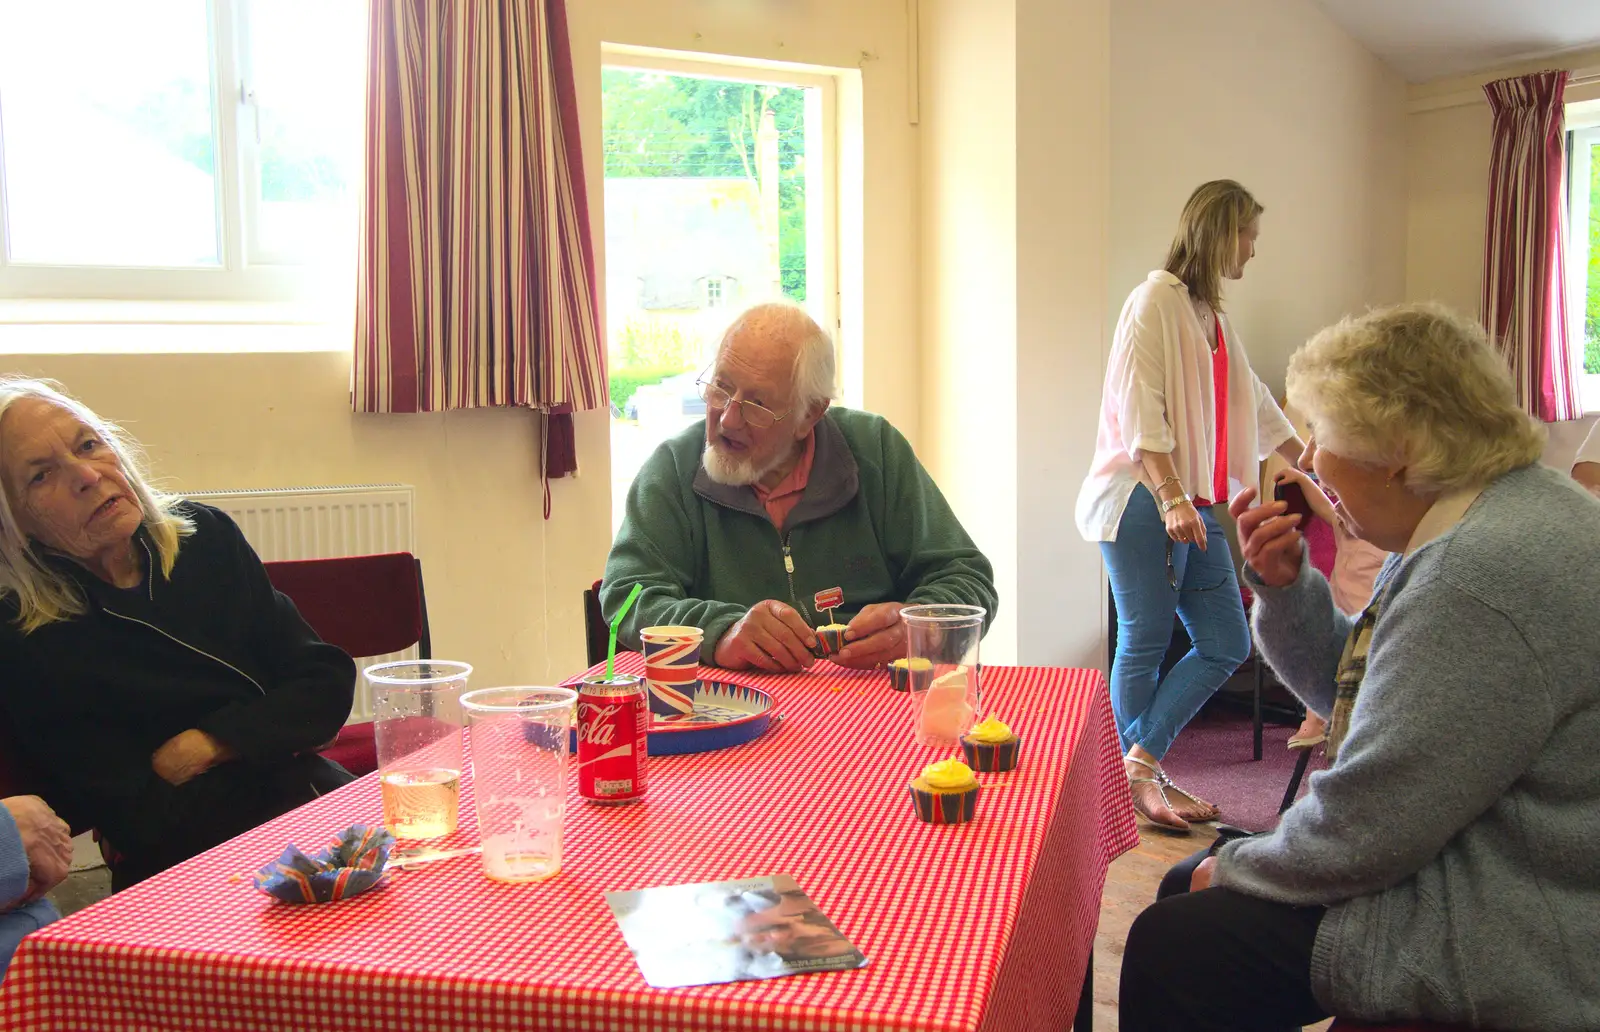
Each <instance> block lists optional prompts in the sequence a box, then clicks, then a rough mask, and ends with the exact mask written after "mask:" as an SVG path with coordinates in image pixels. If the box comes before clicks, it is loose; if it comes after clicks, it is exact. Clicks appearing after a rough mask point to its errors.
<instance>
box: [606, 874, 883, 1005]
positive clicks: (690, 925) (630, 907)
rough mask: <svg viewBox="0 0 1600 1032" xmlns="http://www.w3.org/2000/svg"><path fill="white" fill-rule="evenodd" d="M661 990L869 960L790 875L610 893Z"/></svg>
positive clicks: (841, 967)
mask: <svg viewBox="0 0 1600 1032" xmlns="http://www.w3.org/2000/svg"><path fill="white" fill-rule="evenodd" d="M606 902H607V904H609V905H610V907H611V912H612V914H613V915H614V916H615V917H616V919H617V924H618V925H619V926H620V927H621V929H622V937H623V938H624V939H625V940H626V941H627V943H628V948H629V949H630V950H632V951H633V956H634V960H635V961H637V962H638V964H639V971H640V973H641V974H643V975H644V980H645V981H646V982H648V983H650V984H651V985H652V986H655V987H656V988H657V989H673V988H677V987H679V986H686V985H715V984H717V983H719V982H744V981H749V980H751V979H759V978H781V977H783V976H785V975H800V974H806V973H808V972H812V971H846V970H850V969H852V968H858V967H864V966H866V963H867V958H866V957H865V956H864V955H863V954H862V953H861V951H860V950H858V949H856V947H855V946H854V945H852V944H851V942H850V940H849V939H847V938H845V937H844V935H843V934H842V933H841V932H840V931H839V929H838V928H837V927H835V926H834V924H833V922H832V921H830V920H828V917H827V915H826V914H824V913H822V911H821V910H819V909H818V908H817V905H816V903H815V902H813V901H812V899H811V898H810V897H809V896H807V895H806V893H805V891H804V890H803V889H801V888H800V886H799V885H798V884H797V883H796V882H795V880H794V878H793V877H792V876H790V875H787V874H779V875H772V876H768V877H762V878H745V879H742V880H739V881H727V882H705V883H700V884H694V885H663V886H658V887H655V888H649V889H634V890H630V891H626V892H608V893H606Z"/></svg>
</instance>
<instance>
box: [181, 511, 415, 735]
mask: <svg viewBox="0 0 1600 1032" xmlns="http://www.w3.org/2000/svg"><path fill="white" fill-rule="evenodd" d="M183 496H184V497H185V498H190V499H193V500H194V501H197V502H204V503H205V504H206V505H210V506H213V507H215V508H218V509H221V510H222V511H223V512H226V513H227V514H228V515H229V516H232V517H233V519H234V522H235V523H237V524H239V529H240V530H242V531H243V532H244V536H245V540H246V541H249V542H250V545H251V547H252V548H254V549H255V550H256V554H257V555H259V556H260V557H261V560H262V562H269V563H270V562H277V561H278V560H281V559H336V558H338V557H340V556H346V555H371V554H373V553H376V552H411V553H413V554H415V553H416V548H415V546H414V545H413V538H412V524H411V510H412V504H413V500H414V497H415V491H414V489H413V488H412V487H411V485H410V484H360V485H353V486H349V487H273V488H265V489H262V490H257V491H185V492H183ZM416 658H417V648H416V646H414V645H413V646H412V647H411V648H409V649H407V650H406V651H404V652H395V653H391V654H390V655H387V656H358V657H356V659H357V665H358V666H360V667H367V666H371V665H372V664H373V663H387V662H389V661H390V660H399V659H416ZM371 719H372V699H371V698H370V697H369V693H368V691H367V685H366V679H365V678H361V677H358V678H357V681H356V701H355V708H354V709H353V710H352V711H351V713H350V720H351V721H352V722H356V721H363V720H371Z"/></svg>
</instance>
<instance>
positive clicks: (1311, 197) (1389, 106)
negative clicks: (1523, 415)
mask: <svg viewBox="0 0 1600 1032" xmlns="http://www.w3.org/2000/svg"><path fill="white" fill-rule="evenodd" d="M1111 49H1112V72H1111V111H1112V118H1111V141H1112V142H1111V153H1112V159H1111V161H1112V175H1111V184H1112V185H1111V224H1112V226H1113V227H1114V229H1113V231H1112V238H1111V254H1112V257H1111V276H1110V283H1109V285H1108V287H1109V295H1108V298H1107V304H1108V306H1109V310H1110V317H1111V319H1112V320H1113V325H1115V319H1116V315H1117V312H1118V311H1120V309H1121V307H1122V301H1123V299H1124V298H1125V297H1126V296H1127V294H1128V291H1130V290H1132V289H1133V288H1134V287H1135V286H1136V285H1137V284H1138V283H1139V281H1140V280H1141V279H1143V278H1144V275H1145V274H1146V273H1147V272H1149V270H1151V269H1154V268H1159V267H1160V266H1161V264H1162V262H1163V261H1164V260H1165V258H1166V251H1167V245H1168V244H1169V242H1170V241H1171V239H1172V233H1173V230H1174V229H1175V228H1176V226H1177V220H1178V213H1179V211H1180V210H1181V209H1182V207H1183V202H1184V201H1185V200H1186V199H1187V197H1188V196H1189V193H1190V192H1191V191H1192V190H1193V189H1194V188H1195V187H1196V186H1198V185H1199V184H1200V183H1202V182H1204V181H1206V180H1208V179H1236V180H1238V181H1239V182H1241V183H1243V184H1244V185H1245V186H1246V187H1247V188H1248V189H1249V190H1250V191H1251V192H1252V193H1253V194H1255V196H1256V198H1257V200H1259V201H1260V202H1261V203H1262V204H1263V205H1264V206H1265V207H1266V214H1265V215H1263V216H1262V220H1261V237H1260V239H1259V241H1258V242H1257V246H1256V252H1257V256H1256V259H1255V261H1253V262H1252V263H1251V264H1250V266H1249V267H1248V268H1247V269H1246V270H1245V276H1244V279H1243V280H1241V281H1239V282H1238V283H1236V284H1229V285H1227V286H1226V288H1225V291H1226V292H1225V297H1224V301H1225V303H1226V304H1227V306H1228V309H1229V314H1230V316H1231V317H1232V321H1233V323H1234V325H1235V327H1236V329H1237V331H1238V334H1239V336H1240V338H1241V339H1242V341H1243V343H1244V346H1245V348H1246V349H1247V350H1248V352H1249V355H1250V361H1251V365H1252V366H1253V367H1254V368H1255V370H1256V372H1257V374H1258V375H1260V377H1261V378H1262V380H1263V381H1264V382H1265V383H1266V384H1267V385H1268V386H1269V387H1271V388H1272V389H1273V391H1274V392H1275V393H1279V394H1281V392H1282V390H1283V373H1284V370H1285V368H1286V367H1287V365H1288V360H1289V356H1290V355H1291V354H1293V353H1294V350H1295V349H1296V348H1297V347H1299V345H1300V344H1301V343H1303V342H1304V341H1305V339H1306V338H1307V337H1308V336H1309V335H1310V334H1311V333H1313V332H1314V331H1316V330H1318V329H1320V328H1321V327H1323V326H1324V325H1326V324H1328V323H1330V322H1333V321H1334V320H1336V319H1338V318H1339V317H1340V316H1341V315H1344V314H1346V313H1348V312H1360V311H1363V310H1365V309H1366V308H1367V307H1369V306H1371V305H1375V304H1381V303H1388V302H1394V301H1398V300H1400V299H1401V298H1402V296H1403V294H1404V289H1405V247H1406V239H1405V231H1404V227H1405V180H1404V174H1405V172H1404V161H1405V113H1404V111H1405V108H1404V105H1405V84H1404V82H1403V80H1402V79H1401V78H1400V76H1399V75H1398V74H1397V73H1395V72H1393V71H1391V70H1390V69H1388V68H1387V67H1386V66H1385V65H1383V64H1382V63H1381V62H1379V61H1378V59H1377V58H1375V57H1373V56H1372V54H1371V53H1369V52H1368V51H1367V50H1365V49H1364V48H1362V47H1361V46H1360V45H1359V44H1357V43H1356V42H1355V41H1354V40H1352V39H1351V38H1350V37H1349V36H1347V35H1346V34H1345V33H1344V32H1343V30H1341V29H1340V28H1339V27H1338V26H1336V25H1335V24H1334V23H1333V22H1332V21H1330V20H1329V19H1328V17H1327V16H1326V15H1325V14H1323V13H1322V11H1321V9H1320V8H1318V7H1317V6H1316V5H1315V4H1314V3H1312V2H1311V0H1208V2H1207V3H1204V4H1195V3H1184V2H1182V0H1117V2H1116V3H1115V4H1114V5H1113V7H1112V18H1111Z"/></svg>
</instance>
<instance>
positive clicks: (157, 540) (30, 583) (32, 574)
mask: <svg viewBox="0 0 1600 1032" xmlns="http://www.w3.org/2000/svg"><path fill="white" fill-rule="evenodd" d="M25 398H36V399H38V400H39V401H43V402H45V403H46V404H49V405H53V406H54V407H56V408H59V409H64V410H66V411H67V412H70V413H72V414H73V415H74V416H76V417H77V418H78V419H79V420H80V421H81V422H82V423H83V424H84V425H85V426H87V427H89V428H90V429H91V430H93V431H94V432H95V433H96V434H97V435H99V437H100V439H101V440H102V441H103V442H105V445H106V447H108V448H110V449H111V451H112V453H113V454H115V455H116V457H117V463H118V465H120V466H121V467H122V474H123V476H124V477H125V478H127V481H128V486H129V487H130V488H131V489H132V490H133V495H134V498H136V499H137V500H138V503H139V509H140V511H141V512H142V513H143V514H144V521H143V522H144V526H145V528H146V529H147V530H148V531H149V533H150V539H151V541H152V542H153V543H154V545H155V550H156V557H157V559H158V560H159V562H160V565H161V575H162V576H163V577H169V576H171V574H172V567H173V565H174V564H175V563H177V561H178V545H179V542H180V541H181V540H182V539H183V538H185V537H188V536H189V535H190V534H193V533H194V523H193V522H192V521H191V520H190V519H189V518H188V517H187V516H185V515H183V513H181V512H179V511H178V509H177V506H179V505H180V504H181V503H182V502H183V499H182V498H180V497H178V496H177V495H170V494H167V493H165V492H163V491H160V490H157V489H156V488H155V487H153V486H152V485H151V483H150V475H149V472H148V470H147V467H146V464H145V460H144V454H143V452H142V451H141V450H140V448H139V446H138V444H137V443H136V442H135V441H134V440H133V438H131V437H130V436H128V434H127V433H126V432H124V431H123V430H122V428H121V427H119V426H117V425H116V424H114V423H111V422H109V421H107V420H105V419H102V418H101V417H100V416H99V415H97V414H96V413H95V412H94V411H93V410H92V409H90V408H89V407H88V406H87V405H85V404H84V403H83V402H81V401H79V400H77V399H76V398H74V397H72V396H71V395H70V394H68V393H67V392H66V389H65V388H63V387H62V386H61V385H60V384H58V383H56V382H55V381H53V380H41V379H32V378H30V377H22V376H13V377H5V378H0V420H4V418H5V414H6V412H7V411H8V410H9V409H10V408H11V406H12V405H13V404H15V403H16V402H18V401H21V400H23V399H25ZM4 446H5V439H4V437H3V436H0V453H3V450H4ZM150 575H151V576H155V571H154V570H152V571H151V573H150ZM10 597H14V598H15V599H16V604H17V610H18V612H17V625H18V626H19V627H21V628H22V631H23V632H24V633H29V632H32V631H35V630H37V629H39V628H40V627H43V626H44V625H46V624H49V623H54V622H56V621H58V620H66V619H69V618H71V617H74V616H78V615H80V614H82V613H83V612H84V611H85V608H86V605H85V602H84V600H83V597H82V595H81V594H80V593H79V590H78V587H77V585H76V584H74V583H73V581H72V579H71V578H70V577H68V576H67V575H66V574H64V573H62V572H61V571H60V570H58V569H56V568H54V567H53V566H51V565H50V564H49V563H47V562H45V561H44V558H43V556H41V555H40V554H39V552H38V551H37V550H36V549H35V548H34V547H33V544H32V542H31V541H30V540H29V538H28V536H27V535H26V534H24V533H23V532H22V526H21V524H19V523H18V522H17V513H16V506H15V504H14V502H13V499H12V497H11V484H10V482H9V479H7V482H6V483H4V484H0V600H3V599H6V598H10Z"/></svg>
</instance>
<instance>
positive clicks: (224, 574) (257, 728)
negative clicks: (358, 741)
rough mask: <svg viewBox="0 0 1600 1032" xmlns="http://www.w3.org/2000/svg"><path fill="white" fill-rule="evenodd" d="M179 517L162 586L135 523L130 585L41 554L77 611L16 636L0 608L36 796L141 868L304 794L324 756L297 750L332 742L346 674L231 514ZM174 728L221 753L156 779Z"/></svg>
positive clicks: (4, 650)
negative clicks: (203, 764)
mask: <svg viewBox="0 0 1600 1032" xmlns="http://www.w3.org/2000/svg"><path fill="white" fill-rule="evenodd" d="M185 512H186V513H187V514H188V515H189V516H190V517H191V518H192V519H193V520H194V524H195V533H194V534H193V535H191V536H190V537H187V538H184V539H183V541H182V544H181V546H180V548H179V551H178V560H177V563H176V565H174V567H173V569H172V575H171V578H170V579H167V578H165V577H163V576H162V574H161V569H160V563H159V561H158V560H157V559H156V557H155V548H154V546H153V545H152V544H151V543H150V540H149V538H148V537H147V536H146V534H145V532H144V531H143V530H142V529H141V530H140V531H139V534H138V537H137V538H136V540H137V541H138V542H139V544H140V545H142V546H143V548H144V549H145V551H146V553H147V555H146V556H145V571H146V572H145V577H144V581H143V582H142V583H141V584H140V585H138V586H137V587H135V588H128V589H122V588H117V587H114V586H112V585H110V584H107V583H105V582H104V581H101V580H100V579H99V578H97V577H95V576H94V575H92V574H90V573H89V572H88V571H87V570H85V569H83V568H82V567H80V566H78V565H77V564H76V563H73V562H72V561H70V560H68V559H66V558H64V557H60V556H54V557H52V558H51V559H50V560H49V561H50V562H51V563H53V564H55V565H57V568H59V569H60V570H62V571H63V572H65V573H67V574H68V575H69V576H71V577H72V578H73V580H74V581H75V582H76V583H77V584H78V586H79V587H80V589H81V590H82V592H83V594H84V597H85V599H86V600H87V602H88V611H87V612H86V613H84V614H83V615H81V616H76V617H72V618H70V619H67V620H62V621H57V622H55V623H52V624H47V625H46V626H44V627H41V628H39V629H38V630H36V631H34V632H32V633H31V634H23V633H22V631H21V630H20V629H19V628H18V627H17V625H16V613H17V607H16V600H15V599H14V598H10V599H7V600H6V601H5V602H3V603H0V708H3V710H4V714H5V719H6V722H7V724H8V725H9V726H10V730H11V733H12V735H13V736H14V738H15V745H16V748H17V749H18V751H19V752H20V753H21V759H22V760H23V761H24V765H25V767H26V768H27V769H28V770H29V771H30V772H31V773H32V774H33V775H34V776H35V777H36V778H37V780H38V782H39V789H40V794H41V795H43V796H44V797H45V798H46V799H47V800H48V801H49V802H50V803H51V804H52V805H53V806H55V807H56V808H57V809H58V810H60V811H61V812H62V814H63V815H64V816H67V817H68V819H69V820H72V821H73V822H74V823H75V824H77V823H83V824H90V825H93V826H94V827H96V828H98V829H100V830H101V831H102V832H103V833H104V834H105V835H106V837H107V838H109V839H110V840H111V842H112V844H113V845H114V847H115V848H116V849H117V850H119V851H120V852H122V853H123V854H125V855H126V856H128V857H130V858H133V859H134V860H135V861H136V862H137V863H138V865H139V866H141V867H151V868H154V869H159V868H160V867H162V866H166V864H168V863H175V862H177V861H178V860H181V859H183V858H185V857H187V856H190V855H193V854H194V853H196V852H199V851H200V850H203V849H205V848H207V847H209V846H211V845H213V844H215V843H216V842H220V841H223V840H224V839H226V838H229V837H231V836H232V835H234V834H237V833H239V832H241V831H244V830H246V829H247V828H250V827H253V826H254V825H255V824H258V823H260V822H261V821H264V820H267V819H269V818H271V817H274V816H276V815H277V814H279V813H283V812H285V811H287V810H289V809H291V808H293V807H294V806H297V805H299V804H300V803H303V802H306V801H308V800H309V799H311V798H313V797H314V796H315V795H316V794H317V793H318V791H320V790H322V789H321V788H317V787H312V785H311V784H310V782H318V783H319V784H320V785H322V786H326V785H327V779H326V778H325V777H320V776H319V775H324V774H326V771H325V770H322V769H321V768H320V767H319V765H321V764H326V761H323V760H321V759H320V758H318V757H315V756H304V757H302V756H299V755H297V754H300V753H306V752H309V751H310V750H314V749H315V748H316V747H317V746H319V745H321V744H323V743H325V742H327V741H329V740H330V739H332V738H333V737H334V736H335V735H336V734H337V733H338V731H339V728H340V726H341V725H342V724H343V723H344V721H345V718H346V717H347V716H348V715H349V713H350V705H351V701H352V699H353V697H354V691H355V664H354V663H353V662H352V661H351V659H350V657H349V656H347V655H345V654H344V653H343V652H342V651H340V650H339V649H337V648H335V647H334V646H332V645H328V644H326V643H324V642H323V641H321V640H320V639H319V638H318V637H317V636H316V634H315V633H314V632H313V631H312V630H311V628H310V627H308V626H307V625H306V622H305V621H304V620H303V619H301V618H300V614H299V613H298V612H297V611H296V610H295V608H294V604H293V603H292V602H290V601H289V599H288V598H287V597H285V596H284V595H282V594H280V593H279V592H278V591H276V590H275V589H274V588H273V587H272V583H271V582H270V581H269V580H268V579H267V573H266V570H265V568H264V567H263V566H262V565H261V560H260V559H258V558H257V557H256V554H255V551H254V550H253V549H252V548H251V547H250V545H249V543H248V542H246V541H245V539H244V535H243V534H241V533H240V531H239V528H238V527H237V526H236V525H235V524H234V522H233V520H232V519H230V518H229V517H228V515H227V514H226V513H223V512H221V511H219V510H217V509H213V508H210V507H209V506H205V505H200V504H198V503H186V507H185ZM190 728H198V729H199V730H201V731H205V732H207V733H209V734H211V735H213V736H215V737H216V738H217V739H218V740H219V741H221V742H222V743H223V744H225V745H226V746H228V747H229V748H230V749H231V750H232V751H233V753H234V755H235V756H236V759H233V760H230V761H228V762H226V763H222V764H220V765H218V766H216V767H213V768H212V769H211V770H209V771H207V772H206V773H204V774H201V775H200V776H198V777H196V778H193V779H191V780H190V781H188V782H186V783H184V784H183V785H178V786H174V785H170V784H168V783H167V782H166V781H163V780H162V779H161V778H160V777H158V776H157V775H156V773H155V771H154V770H153V769H152V768H151V766H150V758H151V755H152V754H153V753H154V752H155V751H156V750H157V749H158V748H160V747H161V745H162V743H164V742H166V741H167V740H168V739H169V738H171V737H173V736H174V735H176V734H178V733H180V732H182V731H185V730H188V729H190ZM327 766H328V767H331V768H332V769H333V770H335V771H338V770H339V768H337V767H335V766H333V765H331V764H330V765H327ZM345 777H346V778H347V777H348V775H346V776H345ZM337 782H338V779H337V778H336V779H335V781H334V783H335V784H336V783H337Z"/></svg>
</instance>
